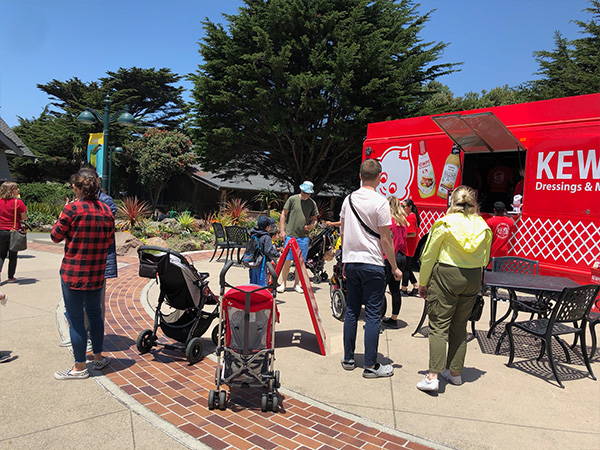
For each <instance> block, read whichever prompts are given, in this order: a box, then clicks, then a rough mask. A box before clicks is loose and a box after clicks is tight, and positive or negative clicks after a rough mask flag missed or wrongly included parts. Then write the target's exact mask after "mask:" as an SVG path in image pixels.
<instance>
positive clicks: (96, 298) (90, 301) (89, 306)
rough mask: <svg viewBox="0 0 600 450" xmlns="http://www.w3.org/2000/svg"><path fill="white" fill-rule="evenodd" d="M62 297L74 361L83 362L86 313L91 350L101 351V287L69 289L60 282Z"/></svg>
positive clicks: (102, 333) (102, 322) (85, 341)
mask: <svg viewBox="0 0 600 450" xmlns="http://www.w3.org/2000/svg"><path fill="white" fill-rule="evenodd" d="M61 287H62V293H63V299H64V301H65V309H66V313H67V318H68V319H69V335H70V336H71V345H72V346H73V356H74V357H75V362H77V363H83V362H85V349H86V346H87V332H86V330H85V321H84V315H85V314H87V317H88V320H89V322H90V339H91V340H92V351H93V352H94V353H102V344H103V341H104V320H103V319H102V306H101V301H102V289H96V290H94V291H79V290H75V289H70V288H69V287H68V286H67V285H65V283H64V282H61Z"/></svg>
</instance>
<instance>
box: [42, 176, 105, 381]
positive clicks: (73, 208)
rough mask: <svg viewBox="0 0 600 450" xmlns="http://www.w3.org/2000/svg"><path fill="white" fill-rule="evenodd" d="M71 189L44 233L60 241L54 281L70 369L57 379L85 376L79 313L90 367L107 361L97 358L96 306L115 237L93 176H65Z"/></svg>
mask: <svg viewBox="0 0 600 450" xmlns="http://www.w3.org/2000/svg"><path fill="white" fill-rule="evenodd" d="M71 185H72V187H73V191H74V193H75V197H76V199H75V200H74V201H72V202H69V203H67V204H66V205H65V207H64V209H63V211H62V212H61V214H60V217H59V218H58V220H57V221H56V223H55V224H54V226H53V227H52V232H51V233H50V237H51V238H52V241H54V242H61V241H63V240H64V241H65V256H64V258H63V260H62V264H61V266H60V276H61V281H62V283H61V284H62V293H63V300H64V302H65V309H66V312H67V317H68V319H69V334H70V336H71V344H72V346H73V356H74V357H75V364H74V365H73V367H72V368H70V369H66V370H60V371H58V372H56V373H55V374H54V378H56V379H57V380H69V379H81V378H87V377H88V376H89V373H88V370H87V368H86V354H85V349H86V344H87V332H86V329H85V322H84V314H87V317H88V320H89V325H90V338H91V341H92V351H93V356H92V357H91V361H90V364H91V366H92V367H93V368H94V369H97V370H100V369H103V368H104V367H106V366H107V365H108V359H107V358H105V357H104V356H102V345H103V340H104V321H103V319H102V309H101V302H102V288H103V286H104V279H105V268H106V257H107V255H108V250H109V248H110V246H111V245H112V244H113V242H114V238H115V221H114V217H113V214H112V211H111V210H110V208H109V207H108V205H106V204H105V203H103V202H101V201H100V200H99V199H98V193H99V192H100V180H99V178H98V177H97V176H95V175H93V174H91V173H87V172H79V173H77V174H76V175H73V176H72V177H71Z"/></svg>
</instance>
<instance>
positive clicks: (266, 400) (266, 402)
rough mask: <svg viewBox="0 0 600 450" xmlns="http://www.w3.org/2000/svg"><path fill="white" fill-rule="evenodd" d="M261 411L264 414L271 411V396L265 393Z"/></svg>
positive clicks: (261, 399)
mask: <svg viewBox="0 0 600 450" xmlns="http://www.w3.org/2000/svg"><path fill="white" fill-rule="evenodd" d="M260 410H261V411H262V412H267V411H268V410H269V394H267V393H264V394H263V395H261V397H260Z"/></svg>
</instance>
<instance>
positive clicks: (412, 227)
mask: <svg viewBox="0 0 600 450" xmlns="http://www.w3.org/2000/svg"><path fill="white" fill-rule="evenodd" d="M402 208H404V212H405V213H406V220H407V222H408V226H407V227H406V266H405V268H404V270H403V271H402V293H403V294H404V295H412V296H413V297H416V296H417V294H418V292H419V291H418V289H417V279H416V278H415V274H414V273H413V272H412V269H413V268H414V267H415V251H416V250H417V245H418V243H419V236H418V234H419V227H420V226H421V219H420V218H419V210H418V209H417V206H416V205H415V202H413V201H412V200H411V199H410V198H407V199H406V200H404V201H402ZM409 282H410V283H412V285H413V288H412V290H411V291H409V290H408V283H409Z"/></svg>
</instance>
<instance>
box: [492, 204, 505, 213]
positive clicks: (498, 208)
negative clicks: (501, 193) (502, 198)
mask: <svg viewBox="0 0 600 450" xmlns="http://www.w3.org/2000/svg"><path fill="white" fill-rule="evenodd" d="M505 211H506V205H505V204H504V202H495V203H494V212H496V213H499V214H503V213H504V212H505Z"/></svg>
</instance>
